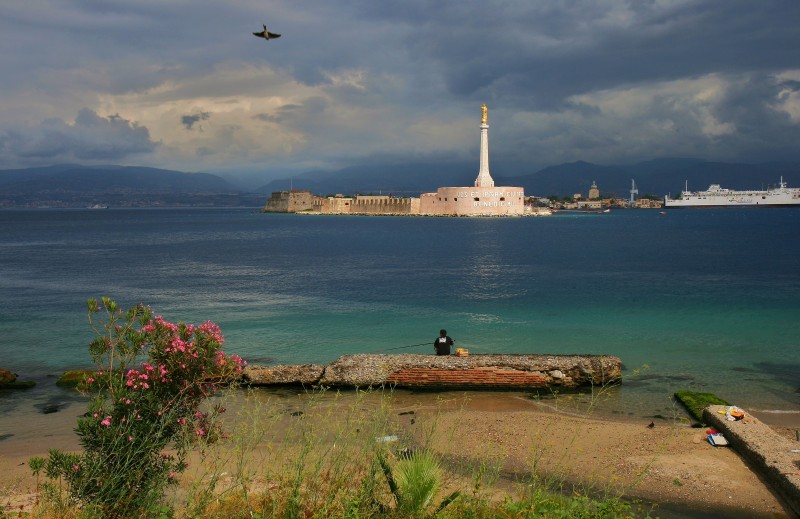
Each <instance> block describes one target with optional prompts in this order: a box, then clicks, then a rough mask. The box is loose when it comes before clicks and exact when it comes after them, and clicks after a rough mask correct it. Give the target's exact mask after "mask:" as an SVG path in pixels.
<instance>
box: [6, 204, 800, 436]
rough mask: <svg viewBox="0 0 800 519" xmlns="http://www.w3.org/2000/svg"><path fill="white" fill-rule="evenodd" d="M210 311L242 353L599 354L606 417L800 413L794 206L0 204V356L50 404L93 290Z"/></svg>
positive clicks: (314, 356)
mask: <svg viewBox="0 0 800 519" xmlns="http://www.w3.org/2000/svg"><path fill="white" fill-rule="evenodd" d="M102 296H110V297H111V298H113V299H115V300H116V301H117V302H118V303H119V304H120V305H122V306H131V305H135V304H137V303H144V304H146V305H150V306H151V307H152V308H153V310H154V311H155V313H156V314H158V315H162V316H164V318H165V319H167V320H172V321H184V322H187V323H201V322H203V321H206V320H211V321H213V322H215V323H217V324H219V325H220V327H221V328H222V331H223V334H224V335H225V338H226V340H225V344H224V346H225V350H226V352H228V353H236V354H238V355H241V356H242V357H244V358H245V359H246V360H247V361H248V362H249V363H251V364H308V363H315V364H323V363H329V362H332V361H334V360H335V359H337V358H338V357H340V356H341V355H345V354H351V353H387V354H391V353H419V354H432V353H433V345H432V344H433V340H434V338H435V337H436V336H437V335H438V332H439V330H440V329H441V328H444V329H446V330H447V333H448V334H449V335H450V336H451V337H453V338H454V339H455V341H456V346H458V347H463V348H466V349H468V350H469V351H470V353H472V354H482V353H546V354H610V355H616V356H619V357H620V358H621V359H622V362H623V363H624V366H625V371H624V373H623V381H622V383H621V384H620V385H619V386H618V387H614V388H608V390H607V391H606V392H605V393H604V398H603V401H602V403H601V404H600V405H599V406H598V412H599V413H601V414H606V415H608V416H611V415H616V416H618V417H620V418H623V419H641V418H643V417H650V416H671V415H672V414H674V413H675V412H676V410H675V409H676V406H675V403H674V401H673V398H672V395H673V393H674V392H675V391H677V390H682V389H688V390H694V391H703V392H711V393H714V394H716V395H717V396H719V397H721V398H723V399H725V400H727V401H729V402H731V403H734V404H736V405H739V406H740V407H743V408H746V409H749V410H751V411H752V412H754V413H758V416H760V417H762V419H764V420H765V421H770V420H771V419H774V420H777V421H779V422H781V423H787V421H788V423H791V422H793V421H796V422H797V423H798V424H800V209H797V208H782V209H742V208H739V209H702V210H691V209H688V210H687V209H683V210H670V211H665V212H662V211H659V210H632V209H628V210H612V211H611V212H610V213H604V214H597V213H558V214H555V215H553V216H550V217H536V218H533V217H531V218H522V217H520V218H441V217H439V218H429V217H389V216H372V217H367V216H320V215H317V216H315V215H291V214H263V213H260V212H258V210H257V209H253V208H236V209H229V208H226V209H208V208H202V209H201V208H192V209H114V208H112V209H107V210H97V209H70V210H62V209H38V210H2V211H0V367H3V368H6V369H10V370H12V371H14V372H16V373H18V374H19V377H20V379H21V380H35V381H37V383H38V385H37V387H36V388H34V389H32V390H27V391H7V390H6V391H0V413H2V412H5V411H9V410H11V409H19V408H20V406H26V405H30V406H33V405H42V404H43V402H46V401H47V399H52V398H53V395H56V396H58V395H60V396H58V398H61V399H63V398H65V397H64V396H63V394H59V393H57V392H58V391H60V390H59V389H56V388H55V385H54V381H55V378H56V377H57V376H58V375H60V374H61V373H62V372H63V371H64V370H67V369H73V368H84V367H88V366H90V359H89V356H88V348H87V346H88V344H89V342H90V341H91V340H92V339H93V338H94V333H93V331H92V329H91V328H90V326H89V324H88V321H87V311H86V300H87V299H88V298H100V297H102Z"/></svg>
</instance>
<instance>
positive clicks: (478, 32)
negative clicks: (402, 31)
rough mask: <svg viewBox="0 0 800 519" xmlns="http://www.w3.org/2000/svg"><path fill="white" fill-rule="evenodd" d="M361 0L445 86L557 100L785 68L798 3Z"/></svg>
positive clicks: (794, 55)
mask: <svg viewBox="0 0 800 519" xmlns="http://www.w3.org/2000/svg"><path fill="white" fill-rule="evenodd" d="M403 4H404V5H402V6H399V5H389V6H387V5H385V3H379V2H365V3H363V4H361V3H359V5H360V9H361V12H362V13H363V14H364V16H367V17H369V18H371V19H374V20H379V21H381V22H385V21H392V22H393V23H395V24H397V23H403V24H405V25H406V26H407V30H408V33H407V35H408V38H406V39H405V46H406V47H407V48H408V49H409V52H411V53H412V54H413V55H414V56H416V57H417V58H418V59H419V60H420V61H421V62H426V61H428V60H430V61H431V62H432V63H435V64H436V65H437V66H438V67H439V68H440V70H441V71H442V74H443V76H444V78H445V82H446V85H447V87H448V90H449V91H450V92H451V93H452V94H454V95H458V96H465V97H473V96H474V95H476V94H480V95H484V96H485V95H487V94H488V95H491V96H495V97H496V98H498V99H503V98H508V99H509V101H511V100H513V102H514V103H523V104H527V105H529V106H530V107H532V108H533V107H551V108H552V107H556V106H558V105H560V104H561V103H562V102H563V100H564V99H566V98H568V97H569V96H571V95H574V94H579V93H584V92H590V91H596V90H602V89H606V88H611V87H614V86H617V85H626V84H636V83H641V82H654V81H665V80H673V79H678V78H686V77H696V76H699V75H706V74H709V73H722V74H734V73H739V72H746V71H754V70H756V71H770V70H782V69H784V68H793V67H796V66H797V65H798V63H800V44H799V43H800V42H799V41H798V30H797V20H800V2H794V1H789V0H772V1H769V0H767V1H759V2H751V1H749V0H732V1H725V2H681V3H675V6H674V7H671V8H664V7H661V6H660V4H657V3H655V2H636V1H634V2H596V1H589V0H584V1H576V2H571V3H567V4H565V3H551V2H523V3H508V2H484V3H480V4H479V3H473V2H443V3H442V2H437V3H435V4H431V3H429V2H405V3H403Z"/></svg>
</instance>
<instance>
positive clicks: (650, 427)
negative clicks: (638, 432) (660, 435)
mask: <svg viewBox="0 0 800 519" xmlns="http://www.w3.org/2000/svg"><path fill="white" fill-rule="evenodd" d="M655 426H656V423H655V422H650V425H648V426H647V428H648V429H652V428H653V427H655Z"/></svg>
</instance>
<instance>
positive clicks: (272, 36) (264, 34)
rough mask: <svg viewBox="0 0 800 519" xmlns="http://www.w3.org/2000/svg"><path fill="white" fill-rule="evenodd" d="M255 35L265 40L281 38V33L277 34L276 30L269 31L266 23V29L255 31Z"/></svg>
mask: <svg viewBox="0 0 800 519" xmlns="http://www.w3.org/2000/svg"><path fill="white" fill-rule="evenodd" d="M253 36H258V37H259V38H264V39H265V40H274V39H275V38H280V37H281V35H280V34H275V33H274V32H269V31H268V30H267V26H266V25H264V30H263V31H260V32H254V33H253Z"/></svg>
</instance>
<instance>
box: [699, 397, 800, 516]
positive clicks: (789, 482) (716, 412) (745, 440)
mask: <svg viewBox="0 0 800 519" xmlns="http://www.w3.org/2000/svg"><path fill="white" fill-rule="evenodd" d="M727 409H728V406H723V405H712V406H708V407H706V408H705V409H704V410H703V419H704V420H705V422H706V423H707V424H708V425H709V426H710V427H712V428H713V429H716V430H717V431H719V432H721V433H722V435H723V436H724V437H725V439H726V440H728V443H729V444H730V446H731V447H732V448H733V449H734V450H735V451H736V452H737V453H738V454H739V455H740V456H741V457H743V458H744V459H745V460H746V461H747V462H748V463H749V464H750V466H751V467H752V468H753V470H755V471H756V472H757V473H758V474H759V475H760V476H761V477H762V478H763V479H764V480H765V481H766V482H767V483H768V484H769V486H770V487H771V488H773V489H774V490H775V491H777V493H778V495H780V496H781V497H782V498H783V499H784V500H786V503H787V504H788V505H789V506H790V507H791V508H792V510H794V512H795V513H796V514H798V515H799V516H800V452H798V451H800V443H797V442H793V441H791V440H789V439H787V438H784V437H783V436H781V435H779V434H778V433H776V432H775V431H773V430H772V429H771V428H770V427H769V426H767V425H765V424H764V423H763V422H761V421H760V420H758V419H757V418H755V417H753V416H752V415H751V414H750V413H748V412H747V411H745V418H744V419H743V420H736V421H728V419H727V417H726V416H725V414H721V413H720V411H725V410H727Z"/></svg>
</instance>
